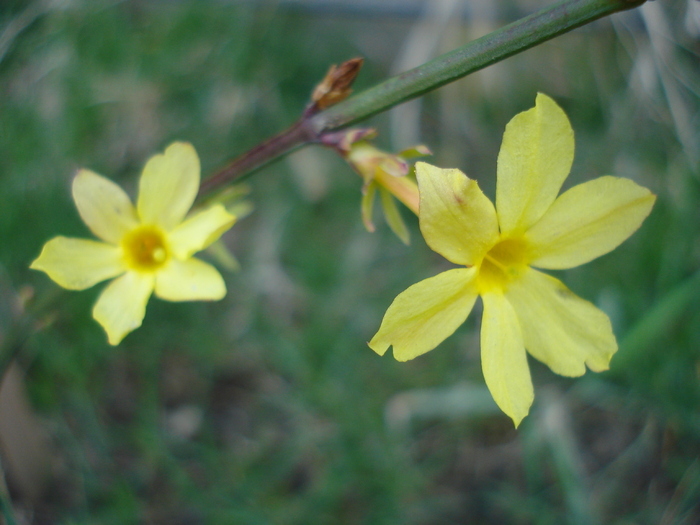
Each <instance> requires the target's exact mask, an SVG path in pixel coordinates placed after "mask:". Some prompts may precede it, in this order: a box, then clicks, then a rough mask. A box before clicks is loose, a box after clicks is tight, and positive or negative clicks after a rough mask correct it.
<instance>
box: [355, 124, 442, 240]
mask: <svg viewBox="0 0 700 525" xmlns="http://www.w3.org/2000/svg"><path fill="white" fill-rule="evenodd" d="M352 133H354V132H353V131H350V132H349V133H348V135H350V136H351V135H352ZM424 155H430V150H429V149H428V148H426V147H425V146H416V147H415V148H411V149H407V150H405V151H402V152H401V153H399V154H398V155H395V154H391V153H386V152H384V151H382V150H380V149H378V148H376V147H374V146H373V145H372V144H370V143H369V142H367V141H366V140H360V141H358V142H354V143H352V145H351V146H349V151H348V152H347V154H346V158H347V161H348V163H350V165H351V166H352V167H353V168H354V169H355V171H357V173H359V174H360V176H361V177H362V178H363V180H364V185H363V186H362V204H361V210H362V222H363V223H364V225H365V228H366V229H367V231H369V232H373V231H374V223H373V222H372V211H373V208H374V198H375V196H376V193H377V191H379V197H380V199H381V203H382V208H383V209H384V217H385V218H386V221H387V223H388V224H389V227H390V228H391V230H392V231H393V232H394V233H395V234H396V236H397V237H398V238H399V239H401V241H402V242H403V243H404V244H408V243H409V240H410V236H409V232H408V228H407V227H406V223H404V221H403V219H402V218H401V214H400V212H399V210H398V208H397V207H396V203H395V202H394V199H393V197H392V195H393V196H394V197H396V198H397V199H398V200H400V201H401V202H402V203H404V204H405V205H406V206H407V207H408V208H409V209H410V210H411V211H413V212H414V213H416V214H417V213H418V187H417V186H416V183H415V182H414V181H413V180H412V179H411V178H409V177H408V176H407V175H408V174H409V172H410V171H411V165H410V164H409V163H408V162H407V159H411V158H415V157H422V156H424Z"/></svg>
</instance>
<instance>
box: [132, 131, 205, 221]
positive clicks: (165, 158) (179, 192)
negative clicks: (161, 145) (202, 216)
mask: <svg viewBox="0 0 700 525" xmlns="http://www.w3.org/2000/svg"><path fill="white" fill-rule="evenodd" d="M198 190H199V157H197V152H196V151H195V150H194V148H193V147H192V145H191V144H187V143H185V142H174V143H173V144H171V145H170V146H168V148H167V149H166V150H165V153H163V154H162V155H155V156H153V157H151V158H150V159H149V161H148V162H147V163H146V166H145V167H144V168H143V174H142V175H141V180H140V181H139V198H138V202H137V203H136V207H137V209H138V212H139V217H140V218H141V221H142V222H144V223H146V224H157V225H159V226H161V227H162V228H163V229H165V230H166V231H168V230H171V229H172V228H173V227H175V226H177V225H178V224H179V223H180V221H182V219H183V218H184V217H185V215H186V214H187V212H188V211H189V209H190V208H191V207H192V203H193V202H194V199H195V197H196V196H197V191H198Z"/></svg>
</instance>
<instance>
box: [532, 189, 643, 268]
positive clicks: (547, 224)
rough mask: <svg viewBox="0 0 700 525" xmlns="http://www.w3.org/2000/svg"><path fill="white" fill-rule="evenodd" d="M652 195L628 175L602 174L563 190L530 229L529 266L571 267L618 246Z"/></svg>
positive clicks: (640, 217)
mask: <svg viewBox="0 0 700 525" xmlns="http://www.w3.org/2000/svg"><path fill="white" fill-rule="evenodd" d="M655 200H656V197H655V196H654V195H653V194H652V193H651V192H650V191H649V190H648V189H646V188H644V187H642V186H639V185H638V184H635V183H634V182H632V181H631V180H629V179H621V178H617V177H600V178H599V179H595V180H592V181H589V182H585V183H583V184H579V185H578V186H574V187H573V188H571V189H570V190H569V191H567V192H565V193H563V194H562V195H560V196H559V198H558V199H557V200H556V201H554V204H552V207H551V208H549V210H547V213H545V214H544V216H543V217H542V219H541V220H540V221H539V222H537V224H535V225H534V226H533V227H532V228H531V229H530V230H529V231H528V232H527V238H528V240H529V243H530V251H531V253H530V256H531V260H532V265H533V266H537V267H539V268H551V269H562V268H572V267H574V266H578V265H580V264H583V263H586V262H588V261H591V260H593V259H595V258H596V257H600V256H601V255H603V254H605V253H608V252H609V251H611V250H613V249H615V248H617V246H619V245H620V244H621V243H622V242H623V241H624V240H625V239H627V238H628V237H629V236H630V235H632V234H633V233H634V232H635V231H636V230H637V228H639V226H640V225H641V224H642V221H643V220H644V219H645V218H646V217H647V215H649V212H651V208H652V206H653V205H654V201H655Z"/></svg>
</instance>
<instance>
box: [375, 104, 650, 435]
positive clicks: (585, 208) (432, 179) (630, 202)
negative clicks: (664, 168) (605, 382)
mask: <svg viewBox="0 0 700 525" xmlns="http://www.w3.org/2000/svg"><path fill="white" fill-rule="evenodd" d="M573 157H574V136H573V130H572V129H571V125H570V124H569V120H568V119H567V117H566V115H565V114H564V112H563V111H562V110H561V108H559V106H557V105H556V103H555V102H554V101H553V100H552V99H550V98H549V97H547V96H546V95H543V94H538V96H537V101H536V105H535V107H534V108H532V109H530V110H528V111H525V112H523V113H520V114H519V115H516V116H515V118H513V119H512V120H511V122H510V123H509V124H508V126H507V127H506V131H505V133H504V135H503V144H502V146H501V151H500V153H499V156H498V173H497V179H498V184H497V189H496V207H495V208H494V206H493V204H492V203H491V201H490V200H489V199H488V198H487V197H486V196H485V195H484V194H483V193H482V192H481V190H480V189H479V186H478V184H477V183H476V181H474V180H470V179H469V178H467V176H466V175H464V174H463V173H462V172H460V171H459V170H456V169H440V168H436V167H434V166H430V165H428V164H425V163H419V164H417V165H416V174H417V177H418V186H419V189H420V215H419V221H420V228H421V232H422V233H423V236H424V237H425V240H426V242H427V243H428V245H429V246H430V247H431V248H432V249H433V250H434V251H436V252H437V253H439V254H440V255H442V256H443V257H445V258H446V259H448V260H449V261H451V262H453V263H455V264H459V265H463V266H466V268H457V269H453V270H448V271H446V272H443V273H441V274H439V275H437V276H435V277H431V278H429V279H426V280H424V281H421V282H419V283H417V284H415V285H413V286H411V287H410V288H408V289H407V290H406V291H404V292H403V293H401V294H400V295H399V296H398V297H396V299H395V300H394V302H393V303H392V304H391V306H390V307H389V309H388V310H387V312H386V315H385V316H384V319H383V320H382V324H381V327H380V328H379V331H378V332H377V334H376V335H375V336H374V338H372V340H371V341H370V343H369V346H370V347H371V348H372V349H373V350H374V351H375V352H377V353H378V354H380V355H383V354H384V353H385V352H386V351H387V349H388V348H389V346H391V345H393V347H394V357H395V358H396V359H397V360H399V361H407V360H409V359H413V358H414V357H417V356H419V355H421V354H424V353H425V352H428V351H430V350H432V349H433V348H435V347H436V346H437V345H438V344H440V343H441V342H442V341H443V340H444V339H445V338H447V337H448V336H450V335H451V334H452V333H453V332H454V331H455V330H456V329H457V328H458V327H459V326H460V325H461V324H462V323H463V322H464V321H465V320H466V318H467V316H468V315H469V312H470V311H471V309H472V307H473V306H474V303H475V301H476V298H477V296H481V298H482V301H483V304H484V315H483V319H482V324H481V362H482V369H483V373H484V378H485V380H486V384H487V386H488V388H489V390H490V391H491V394H492V395H493V397H494V400H495V401H496V403H497V404H498V406H499V407H500V408H501V409H502V410H503V411H504V412H505V413H506V414H507V415H508V416H510V417H511V418H512V419H513V422H514V423H515V426H516V427H517V426H518V425H519V424H520V422H521V421H522V419H523V418H524V417H525V416H526V415H527V414H528V412H529V409H530V405H531V404H532V401H533V398H534V391H533V387H532V381H531V378H530V371H529V368H528V363H527V357H526V350H527V352H529V353H530V354H531V355H532V356H533V357H535V358H536V359H538V360H539V361H542V362H543V363H545V364H546V365H547V366H549V367H550V368H551V369H552V370H553V371H554V372H556V373H558V374H561V375H564V376H580V375H582V374H583V373H585V371H586V365H587V366H588V367H589V368H590V369H591V370H594V371H602V370H606V369H607V368H608V366H609V363H610V359H611V358H612V355H613V354H614V353H615V352H616V351H617V342H616V341H615V336H614V335H613V332H612V328H611V325H610V320H609V319H608V316H607V315H605V314H604V313H603V312H602V311H600V310H599V309H598V308H596V307H595V306H593V305H592V304H591V303H589V302H587V301H584V300H583V299H581V298H579V297H578V296H576V295H575V294H573V293H572V292H571V291H570V290H569V289H567V288H566V286H564V284H563V283H562V282H560V281H559V280H557V279H555V278H553V277H550V276H549V275H546V274H544V273H541V272H540V271H538V270H536V269H535V268H543V269H553V270H554V269H557V270H558V269H564V268H573V267H575V266H578V265H580V264H583V263H586V262H588V261H591V260H592V259H595V258H596V257H599V256H601V255H603V254H605V253H608V252H609V251H611V250H613V249H614V248H616V247H617V246H618V245H619V244H620V243H622V242H623V241H624V240H625V239H627V238H628V237H629V236H630V235H632V233H634V231H635V230H637V228H638V227H639V226H640V225H641V223H642V221H643V220H644V219H645V218H646V217H647V215H648V214H649V213H650V211H651V208H652V206H653V204H654V200H655V197H654V195H653V194H652V193H651V192H650V191H649V190H647V189H646V188H643V187H641V186H639V185H637V184H635V183H634V182H632V181H630V180H627V179H622V178H617V177H610V176H606V177H600V178H598V179H595V180H592V181H589V182H586V183H583V184H580V185H578V186H575V187H574V188H572V189H570V190H568V191H566V192H564V193H563V194H561V195H559V196H558V197H557V194H558V193H559V190H560V188H561V185H562V183H563V182H564V179H565V178H566V177H567V175H568V173H569V170H570V168H571V164H572V161H573Z"/></svg>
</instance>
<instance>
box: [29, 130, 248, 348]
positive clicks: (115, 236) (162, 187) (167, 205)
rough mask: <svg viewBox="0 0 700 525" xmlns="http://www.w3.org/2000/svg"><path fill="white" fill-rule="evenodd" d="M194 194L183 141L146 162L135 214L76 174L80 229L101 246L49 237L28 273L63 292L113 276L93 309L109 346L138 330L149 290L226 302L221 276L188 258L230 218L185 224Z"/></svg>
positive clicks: (101, 185) (220, 214)
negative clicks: (41, 276)
mask: <svg viewBox="0 0 700 525" xmlns="http://www.w3.org/2000/svg"><path fill="white" fill-rule="evenodd" d="M198 189H199V158H198V157H197V152H196V151H195V150H194V148H193V147H192V145H190V144H186V143H182V142H175V143H173V144H171V145H170V146H168V148H167V149H166V150H165V153H163V154H160V155H155V156H154V157H151V159H149V161H148V162H147V163H146V166H145V167H144V169H143V173H142V175H141V179H140V181H139V196H138V201H137V203H136V208H134V206H133V205H132V204H131V201H130V199H129V197H128V196H127V194H126V193H124V191H123V190H122V189H121V188H120V187H119V186H117V185H116V184H114V183H113V182H111V181H110V180H108V179H106V178H104V177H101V176H100V175H97V174H96V173H93V172H92V171H89V170H80V171H79V172H78V174H77V175H76V176H75V179H74V180H73V199H74V200H75V204H76V207H77V208H78V212H79V213H80V216H81V217H82V219H83V221H84V222H85V224H86V225H87V226H88V228H90V230H91V231H92V233H94V234H95V235H96V236H97V237H99V238H100V239H102V241H104V242H101V241H92V240H86V239H70V238H67V237H55V238H53V239H51V240H50V241H48V242H47V243H46V244H45V245H44V248H43V250H42V252H41V255H39V257H38V258H37V259H36V260H35V261H34V262H33V263H32V264H31V268H34V269H35V270H41V271H43V272H46V274H48V276H49V277H50V278H51V279H53V280H54V281H55V282H56V283H58V284H59V285H60V286H62V287H63V288H67V289H69V290H85V289H86V288H90V287H91V286H93V285H95V284H97V283H99V282H100V281H104V280H105V279H111V278H114V277H116V279H114V281H112V282H111V283H110V284H109V285H108V286H107V287H106V288H105V289H104V291H103V292H102V294H101V295H100V297H99V299H98V300H97V303H96V304H95V307H94V308H93V310H92V315H93V317H94V318H95V319H96V320H97V322H99V323H100V324H101V325H102V326H103V327H104V329H105V330H106V332H107V336H108V338H109V342H110V344H113V345H117V344H119V342H120V341H121V340H122V339H123V338H124V336H126V335H127V334H128V333H129V332H131V331H132V330H135V329H136V328H138V327H139V326H141V322H142V321H143V317H144V315H145V313H146V303H147V302H148V299H149V297H150V296H151V293H152V292H154V291H155V294H156V296H158V297H160V298H161V299H165V300H167V301H193V300H217V299H221V298H222V297H223V296H224V295H226V286H225V284H224V281H223V279H222V277H221V275H220V274H219V272H218V271H217V270H216V269H215V268H214V267H213V266H211V265H209V264H207V263H205V262H203V261H200V260H199V259H196V258H194V257H192V254H194V253H195V252H198V251H200V250H202V249H204V248H206V247H207V246H209V245H210V244H211V243H212V242H214V241H215V240H216V239H218V238H219V237H220V236H221V234H222V233H223V232H225V231H226V230H228V229H229V228H230V227H231V226H232V225H233V223H234V222H235V217H234V216H233V215H231V214H230V213H228V212H227V211H226V209H225V208H224V207H223V206H222V205H220V204H219V205H214V206H212V207H210V208H208V209H206V210H204V211H199V212H196V213H193V214H191V215H190V216H188V217H185V215H186V214H187V212H188V211H189V210H190V208H191V207H192V204H193V202H194V200H195V197H196V196H197V191H198Z"/></svg>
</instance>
